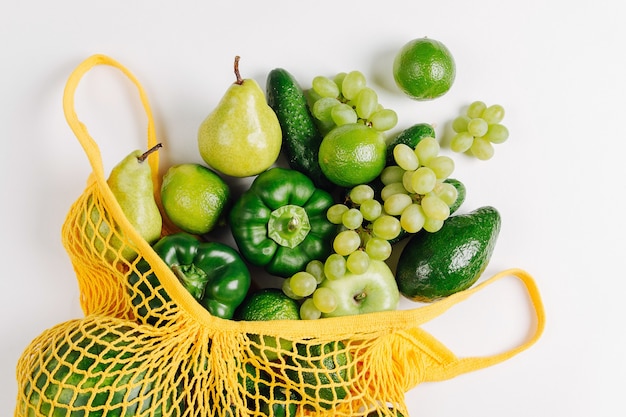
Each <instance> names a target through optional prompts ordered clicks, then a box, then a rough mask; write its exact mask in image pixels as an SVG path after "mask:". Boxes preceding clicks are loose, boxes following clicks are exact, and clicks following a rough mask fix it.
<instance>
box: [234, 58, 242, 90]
mask: <svg viewBox="0 0 626 417" xmlns="http://www.w3.org/2000/svg"><path fill="white" fill-rule="evenodd" d="M235 76H236V77H237V80H236V81H235V84H237V85H241V84H243V78H241V74H240V73H239V55H237V56H235Z"/></svg>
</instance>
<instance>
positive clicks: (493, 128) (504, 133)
mask: <svg viewBox="0 0 626 417" xmlns="http://www.w3.org/2000/svg"><path fill="white" fill-rule="evenodd" d="M483 138H484V139H487V140H488V141H489V142H491V143H503V142H505V141H506V140H507V139H508V138H509V130H508V129H507V128H506V126H503V125H501V124H499V123H494V124H491V125H489V129H488V130H487V134H486V135H485V136H483Z"/></svg>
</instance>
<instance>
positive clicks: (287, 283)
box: [282, 277, 302, 300]
mask: <svg viewBox="0 0 626 417" xmlns="http://www.w3.org/2000/svg"><path fill="white" fill-rule="evenodd" d="M282 290H283V293H284V294H285V295H286V296H287V297H289V298H291V299H294V300H301V299H302V297H300V296H299V295H296V294H295V293H294V292H293V290H292V289H291V277H289V278H286V279H284V280H283V285H282Z"/></svg>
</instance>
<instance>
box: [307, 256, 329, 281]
mask: <svg viewBox="0 0 626 417" xmlns="http://www.w3.org/2000/svg"><path fill="white" fill-rule="evenodd" d="M304 270H305V271H306V272H308V273H309V274H311V275H313V276H314V277H315V280H316V281H317V283H318V284H321V283H322V281H324V278H326V277H325V276H324V262H322V261H320V260H319V259H314V260H312V261H309V263H307V264H306V268H305V269H304Z"/></svg>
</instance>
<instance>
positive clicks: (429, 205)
mask: <svg viewBox="0 0 626 417" xmlns="http://www.w3.org/2000/svg"><path fill="white" fill-rule="evenodd" d="M421 205H422V209H423V210H424V214H425V215H426V217H427V218H428V219H433V220H446V219H447V218H448V217H450V206H448V205H447V204H446V203H445V202H444V201H443V200H442V199H440V198H439V197H437V196H436V195H434V194H429V195H427V196H424V198H422V201H421Z"/></svg>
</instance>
